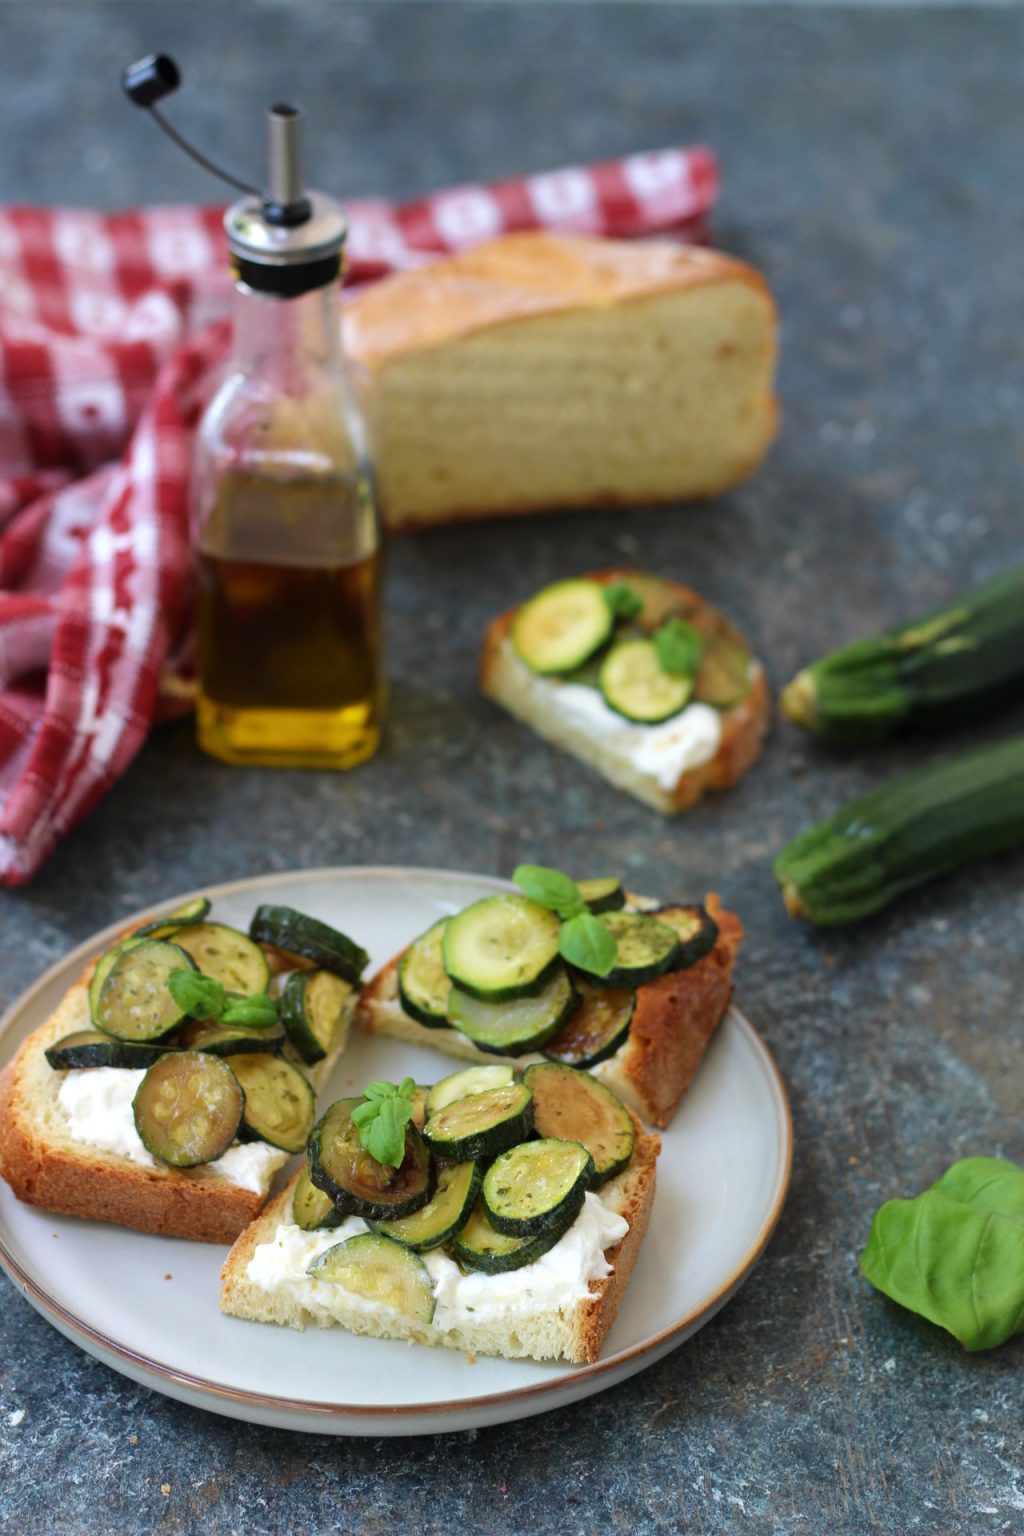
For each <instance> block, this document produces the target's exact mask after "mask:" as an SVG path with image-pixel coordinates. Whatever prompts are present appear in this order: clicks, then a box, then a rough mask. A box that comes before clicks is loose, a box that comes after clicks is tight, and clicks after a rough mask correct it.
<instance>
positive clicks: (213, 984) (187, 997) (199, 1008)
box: [167, 966, 227, 1019]
mask: <svg viewBox="0 0 1024 1536" xmlns="http://www.w3.org/2000/svg"><path fill="white" fill-rule="evenodd" d="M167 990H168V992H170V994H171V996H172V997H173V998H174V1001H175V1002H176V1003H177V1005H178V1007H179V1008H180V1009H182V1011H183V1012H184V1013H187V1014H188V1015H189V1016H190V1018H193V1019H219V1018H220V1017H221V1015H222V1014H223V1012H224V1009H225V1006H226V1004H227V993H226V992H225V991H224V988H223V987H222V986H221V984H220V982H219V981H215V980H214V978H213V977H212V976H203V975H201V974H200V972H199V971H190V970H188V969H187V968H186V967H184V966H183V967H182V968H181V970H180V971H172V972H171V974H170V975H169V976H168V978H167Z"/></svg>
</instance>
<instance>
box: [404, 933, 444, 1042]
mask: <svg viewBox="0 0 1024 1536" xmlns="http://www.w3.org/2000/svg"><path fill="white" fill-rule="evenodd" d="M447 927H448V919H447V918H446V917H442V918H441V920H440V922H437V923H435V924H434V925H433V927H432V928H428V929H427V931H426V933H422V934H420V936H419V938H418V939H414V940H413V942H412V943H411V944H410V945H409V948H408V949H407V950H406V952H405V954H404V955H403V956H402V958H401V960H400V961H399V962H398V996H399V999H400V1001H401V1004H402V1007H403V1008H404V1010H405V1012H406V1013H407V1014H408V1015H409V1017H410V1018H411V1019H415V1020H416V1022H417V1023H418V1024H425V1025H426V1027H427V1029H444V1028H445V1026H446V1025H447V1023H448V994H449V992H450V991H451V989H452V984H451V981H450V980H449V978H448V975H447V972H446V971H445V968H444V956H443V954H442V943H441V941H442V940H443V938H444V932H445V929H446V928H447Z"/></svg>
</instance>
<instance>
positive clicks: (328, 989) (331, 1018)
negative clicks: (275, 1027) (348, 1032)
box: [281, 971, 352, 1066]
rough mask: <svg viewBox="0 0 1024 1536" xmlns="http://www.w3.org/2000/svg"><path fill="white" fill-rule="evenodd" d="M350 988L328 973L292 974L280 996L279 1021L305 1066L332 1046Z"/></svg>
mask: <svg viewBox="0 0 1024 1536" xmlns="http://www.w3.org/2000/svg"><path fill="white" fill-rule="evenodd" d="M351 996H352V986H351V984H350V983H349V982H347V981H342V979H341V977H340V976H335V975H334V974H333V973H332V972H331V971H294V972H293V973H292V975H291V976H289V978H288V980H287V981H286V982H285V985H284V991H283V992H282V994H281V1022H282V1024H283V1025H284V1027H285V1029H286V1030H287V1032H288V1039H289V1040H290V1041H291V1043H292V1045H293V1046H294V1048H295V1051H296V1053H297V1055H298V1056H299V1058H300V1059H301V1060H302V1061H304V1062H305V1063H306V1064H307V1066H312V1065H313V1064H314V1062H317V1061H323V1059H324V1057H325V1056H326V1055H327V1053H328V1052H329V1051H330V1049H331V1047H332V1046H333V1045H334V1042H335V1040H336V1039H337V1036H338V1028H339V1025H340V1023H341V1018H342V1014H343V1012H344V1010H345V1006H346V1004H347V1003H348V1000H349V998H350V997H351Z"/></svg>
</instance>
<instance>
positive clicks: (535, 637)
mask: <svg viewBox="0 0 1024 1536" xmlns="http://www.w3.org/2000/svg"><path fill="white" fill-rule="evenodd" d="M614 627H615V615H614V613H613V612H612V609H611V605H610V604H609V603H608V602H607V600H606V598H605V595H604V588H603V587H602V586H601V584H600V583H599V582H596V581H556V582H554V583H553V584H552V585H551V586H549V587H544V588H543V589H542V590H541V591H540V592H538V593H537V595H536V596H535V597H531V598H530V599H529V601H528V602H525V603H523V604H522V606H521V607H520V608H519V609H518V610H517V611H516V614H515V617H514V618H513V620H512V628H511V635H512V644H513V646H514V648H515V651H516V654H517V655H518V657H519V659H520V661H524V662H525V663H526V665H527V666H528V667H529V668H530V671H531V672H539V673H541V675H542V676H543V675H550V674H551V673H557V672H571V671H572V670H573V669H574V668H575V667H579V666H582V664H583V663H584V662H585V661H586V660H587V658H588V656H592V655H593V654H594V652H595V651H597V650H599V649H600V648H601V646H602V645H604V643H605V641H606V640H607V639H608V638H609V636H610V635H611V632H612V630H613V628H614Z"/></svg>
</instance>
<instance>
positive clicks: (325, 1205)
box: [292, 1164, 345, 1232]
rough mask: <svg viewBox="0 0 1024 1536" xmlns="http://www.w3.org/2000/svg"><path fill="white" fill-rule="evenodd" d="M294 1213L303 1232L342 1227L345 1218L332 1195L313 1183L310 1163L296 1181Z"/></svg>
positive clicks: (297, 1224)
mask: <svg viewBox="0 0 1024 1536" xmlns="http://www.w3.org/2000/svg"><path fill="white" fill-rule="evenodd" d="M292 1215H293V1216H294V1218H295V1225H296V1226H297V1227H300V1228H301V1229H302V1231H303V1232H322V1231H324V1229H325V1228H333V1227H340V1226H341V1223H342V1222H343V1221H344V1220H345V1213H344V1212H343V1211H339V1209H338V1207H337V1206H336V1205H335V1203H334V1201H333V1200H332V1199H331V1197H330V1195H325V1194H324V1192H323V1190H322V1189H317V1187H316V1185H315V1184H314V1183H313V1180H312V1179H311V1178H310V1176H309V1165H308V1164H307V1165H306V1166H305V1167H304V1168H303V1170H302V1172H301V1173H300V1174H299V1177H298V1178H297V1179H296V1181H295V1188H294V1190H293V1191H292Z"/></svg>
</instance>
